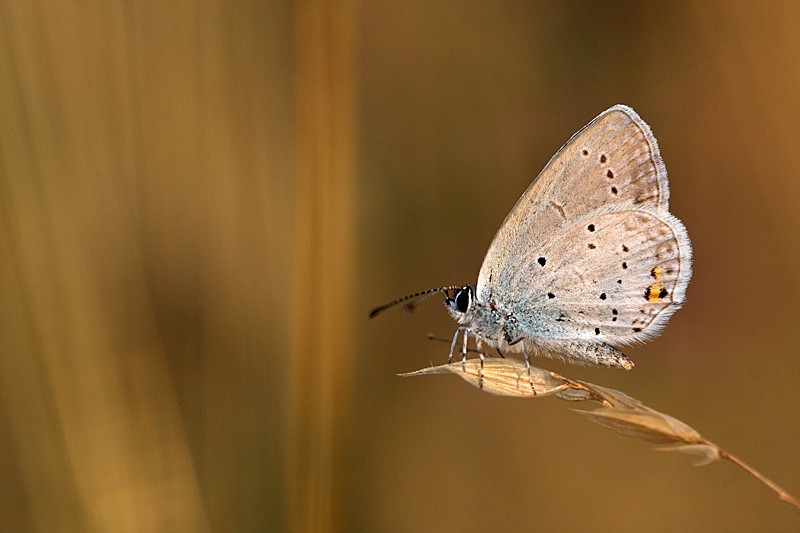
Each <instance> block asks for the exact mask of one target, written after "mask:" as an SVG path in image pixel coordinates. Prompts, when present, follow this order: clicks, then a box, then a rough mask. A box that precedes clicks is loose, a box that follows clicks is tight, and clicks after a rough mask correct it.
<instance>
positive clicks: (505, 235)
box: [477, 105, 669, 301]
mask: <svg viewBox="0 0 800 533" xmlns="http://www.w3.org/2000/svg"><path fill="white" fill-rule="evenodd" d="M609 205H634V206H640V207H644V208H651V209H654V210H657V211H664V212H666V211H668V209H669V186H668V183H667V170H666V168H665V167H664V163H663V162H662V159H661V154H660V153H659V150H658V144H657V143H656V139H655V137H654V136H653V134H652V133H651V131H650V127H649V126H648V125H647V124H646V123H645V122H644V121H643V120H642V119H641V118H639V115H637V114H636V112H635V111H634V110H633V109H631V108H629V107H627V106H623V105H617V106H614V107H611V108H609V109H607V110H606V111H604V112H603V113H601V114H600V115H599V116H598V117H597V118H595V119H594V120H592V121H591V122H590V123H589V124H588V125H586V126H585V127H584V128H583V129H582V130H580V131H579V132H578V133H576V134H575V135H573V136H572V138H571V139H570V140H569V141H567V143H566V144H565V145H564V146H563V147H562V148H561V149H560V150H559V151H558V152H557V153H556V154H555V155H554V156H553V158H552V159H551V160H550V162H549V163H547V165H546V166H545V167H544V169H543V170H542V172H541V173H540V174H539V176H538V177H537V178H536V179H535V180H534V181H533V183H531V185H530V186H529V187H528V189H527V190H526V191H525V193H524V194H523V195H522V197H521V198H520V199H519V200H518V201H517V204H516V205H515V206H514V208H513V209H512V210H511V212H510V213H509V214H508V216H507V217H506V219H505V221H504V222H503V224H502V225H501V226H500V229H499V230H498V231H497V234H496V235H495V237H494V240H493V241H492V245H491V246H490V247H489V251H488V252H487V254H486V258H485V259H484V261H483V265H482V266H481V271H480V274H479V276H478V284H477V295H478V299H479V300H483V301H486V300H487V299H488V298H489V296H490V294H491V292H492V290H493V288H494V287H496V285H497V281H498V279H499V277H504V272H505V271H506V270H507V269H508V268H517V265H518V259H517V258H518V257H519V255H520V253H523V252H524V250H525V249H526V248H528V247H530V246H537V245H538V244H539V243H542V242H544V241H545V240H547V238H548V236H549V235H552V234H553V233H554V232H557V231H558V230H559V229H560V228H562V227H563V226H565V225H567V224H568V223H569V221H574V220H576V219H579V218H582V217H584V216H585V215H587V214H588V213H591V212H592V211H594V210H596V209H599V208H600V207H603V206H609Z"/></svg>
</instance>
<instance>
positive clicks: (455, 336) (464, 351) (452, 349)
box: [447, 326, 469, 365]
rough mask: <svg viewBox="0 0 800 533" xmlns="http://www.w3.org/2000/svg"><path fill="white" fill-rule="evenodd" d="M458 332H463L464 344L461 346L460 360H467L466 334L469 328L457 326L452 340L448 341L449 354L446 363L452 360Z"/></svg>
mask: <svg viewBox="0 0 800 533" xmlns="http://www.w3.org/2000/svg"><path fill="white" fill-rule="evenodd" d="M460 333H463V334H464V345H463V346H462V348H461V353H462V354H463V358H462V360H461V362H462V363H463V362H465V361H466V360H467V336H468V335H469V328H468V327H466V326H459V327H458V328H457V329H456V333H455V335H453V342H451V343H450V355H448V356H447V364H448V365H449V364H450V363H452V362H453V352H454V351H455V350H456V343H457V342H458V335H459V334H460Z"/></svg>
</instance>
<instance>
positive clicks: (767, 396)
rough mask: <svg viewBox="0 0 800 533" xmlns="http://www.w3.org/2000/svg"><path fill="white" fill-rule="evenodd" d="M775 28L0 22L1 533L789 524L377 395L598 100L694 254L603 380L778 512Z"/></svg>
mask: <svg viewBox="0 0 800 533" xmlns="http://www.w3.org/2000/svg"><path fill="white" fill-rule="evenodd" d="M798 57H800V4H798V3H796V2H793V1H789V0H784V1H776V2H769V3H760V2H759V3H756V2H725V3H719V2H683V1H678V2H651V3H635V2H591V1H569V2H516V1H499V2H486V3H484V2H470V3H467V2H420V1H412V2H402V3H396V2H379V3H373V2H357V1H351V2H345V1H343V2H335V1H330V2H326V1H312V2H297V3H290V2H268V3H265V2H255V1H250V2H248V1H235V2H225V1H219V0H218V1H214V0H208V1H202V2H189V1H178V2H154V1H152V0H148V1H144V2H124V1H123V2H120V1H103V2H93V1H75V2H62V1H53V0H39V1H32V2H14V1H3V2H0V186H1V187H2V188H0V246H2V249H1V250H0V289H1V290H2V302H3V306H2V321H1V322H0V339H2V344H1V345H0V346H2V351H1V352H0V446H2V447H1V448H0V450H1V451H2V452H3V453H2V456H0V457H1V458H0V501H2V504H0V530H2V531H205V530H209V531H278V530H294V531H306V530H347V531H442V530H444V531H487V530H505V531H523V530H540V529H541V530H544V529H551V530H566V529H570V530H600V531H602V530H608V531H684V530H694V531H753V530H762V531H766V530H771V531H777V530H796V528H797V526H798V518H797V516H796V514H795V513H794V512H793V511H792V509H791V508H790V507H789V506H787V505H785V504H783V503H781V502H779V501H778V500H777V499H776V498H775V497H774V495H773V494H772V493H771V492H769V491H768V490H767V489H766V488H765V487H763V486H762V485H760V484H759V483H757V482H756V481H755V480H753V479H752V478H749V477H748V476H746V475H745V474H744V473H743V472H741V471H738V470H737V469H736V468H734V467H733V466H731V465H729V464H722V463H716V464H712V465H710V466H706V467H704V468H700V469H694V468H691V466H690V464H691V461H690V460H688V459H687V458H686V457H684V456H680V455H675V454H660V453H657V452H655V451H653V450H652V447H651V446H649V445H647V444H645V443H642V442H639V441H635V440H630V439H625V438H623V437H621V436H618V435H616V434H613V433H610V432H608V431H606V430H604V429H602V428H600V427H599V426H594V425H592V424H588V423H587V422H586V421H585V420H583V419H582V418H581V417H579V416H576V415H575V414H573V413H572V412H570V410H569V408H568V407H569V406H565V405H564V404H563V402H559V401H556V400H553V399H541V400H535V401H530V400H528V401H524V400H511V399H507V398H497V397H492V396H489V395H487V394H483V393H481V392H480V391H478V390H476V389H474V388H472V387H469V386H467V385H466V384H464V383H463V382H461V380H458V379H455V378H447V377H427V378H417V379H412V380H405V379H401V378H398V377H396V374H397V373H399V372H404V371H409V370H414V369H417V368H421V367H424V366H426V365H428V364H430V363H434V364H440V363H443V362H444V361H445V360H446V353H447V347H446V346H445V345H443V344H439V343H432V342H430V341H428V340H426V334H427V333H428V332H429V331H431V332H435V333H437V334H440V335H444V336H448V335H450V334H452V332H453V328H454V324H453V323H452V321H451V320H450V319H449V317H448V316H447V314H446V312H445V311H444V310H443V309H442V308H441V303H440V298H438V297H437V298H436V299H435V300H434V301H432V302H429V303H428V304H427V305H422V306H421V307H420V308H419V309H418V311H417V312H416V313H415V314H414V315H412V316H411V317H410V318H407V317H404V316H402V314H401V313H399V312H397V311H394V312H387V313H386V314H385V315H384V316H381V317H380V318H378V319H375V320H372V321H370V320H368V319H367V311H368V309H369V308H370V307H372V306H374V305H377V304H380V303H383V302H384V301H386V300H389V299H391V298H394V297H396V296H401V295H403V294H407V293H410V292H414V291H416V290H420V289H427V288H431V287H436V286H440V285H444V284H462V283H474V282H475V281H476V278H477V273H478V270H479V268H480V264H481V260H482V258H483V254H484V253H485V251H486V248H487V247H488V245H489V243H490V241H491V238H492V236H493V234H494V232H495V231H496V229H497V228H498V226H499V224H500V222H501V221H502V220H503V218H504V217H505V215H506V213H507V212H508V211H509V210H510V208H511V207H512V206H513V205H514V202H515V201H516V199H517V198H518V197H519V195H520V194H521V193H522V192H523V191H524V190H525V188H526V187H527V186H528V184H529V183H530V181H531V180H532V178H533V177H534V176H536V174H537V173H538V172H539V170H540V169H541V168H542V166H543V165H544V164H545V163H546V162H547V160H548V159H549V158H550V156H551V155H552V154H553V153H554V152H555V151H556V150H557V149H558V148H559V147H560V146H561V145H562V144H563V143H564V142H565V141H566V140H567V139H568V138H569V136H570V135H572V133H574V132H575V131H576V130H578V129H579V128H580V127H582V126H583V125H584V124H586V123H587V122H588V121H589V120H591V119H592V118H593V117H595V116H596V115H597V114H598V113H599V112H601V111H602V110H604V109H606V108H607V107H609V106H610V105H613V104H616V103H626V104H629V105H631V106H633V107H634V108H635V109H636V110H637V111H638V112H639V113H640V114H641V116H642V117H643V118H644V120H646V121H647V122H648V123H649V124H650V125H651V126H652V128H653V131H654V133H655V135H656V137H657V138H658V140H659V143H660V146H661V150H662V153H663V155H664V159H665V161H666V164H667V168H668V170H669V174H670V177H671V180H670V185H671V189H672V195H671V210H672V212H673V213H675V214H676V215H677V216H678V217H679V218H681V219H682V220H683V222H684V223H685V224H686V226H687V228H688V230H689V234H690V236H691V238H692V241H693V245H694V249H695V270H694V272H695V273H694V278H693V281H692V283H691V285H690V286H689V291H688V301H687V304H686V306H685V308H684V310H682V311H680V312H679V313H677V314H676V315H675V316H674V317H673V319H672V320H671V322H670V325H669V327H667V328H666V330H665V333H664V335H663V336H662V337H661V338H660V339H658V340H657V341H655V342H652V343H649V344H648V345H646V346H638V347H634V348H633V349H630V350H628V353H630V354H631V355H632V356H633V357H634V359H635V360H636V362H637V366H636V368H635V369H634V370H633V371H631V372H628V373H623V372H615V371H610V370H595V369H587V368H577V367H569V366H565V365H561V364H558V363H556V362H553V361H546V360H539V361H537V363H538V364H539V365H540V366H545V367H547V368H552V369H553V370H556V371H559V372H562V373H564V374H565V375H567V376H570V377H573V378H580V379H587V380H590V381H593V382H595V383H599V384H602V385H605V386H609V387H614V388H618V389H621V390H624V391H625V392H627V393H629V394H631V395H632V396H635V397H637V398H639V399H641V400H642V401H644V402H645V403H647V404H648V405H650V406H652V407H654V408H656V409H659V410H661V411H664V412H666V413H669V414H671V415H673V416H676V417H678V418H680V419H682V420H684V421H685V422H687V423H689V424H691V425H692V426H694V427H695V428H696V429H698V430H699V431H700V432H701V433H703V435H704V436H706V437H708V438H709V439H711V440H713V441H715V442H717V443H718V444H720V445H721V446H723V447H725V448H727V449H729V450H730V451H732V452H734V453H736V454H737V455H739V456H740V457H742V458H743V459H744V460H745V461H748V462H749V463H751V464H752V465H753V466H755V467H756V468H757V469H759V470H761V471H762V472H763V473H764V474H766V475H767V476H770V477H772V478H773V479H775V481H777V482H778V483H779V484H781V485H783V486H784V487H785V488H787V489H788V490H789V491H791V492H793V493H794V494H795V495H797V493H798V492H800V459H798V450H800V401H798V399H797V392H798V385H799V384H800V357H799V355H800V354H798V346H800V328H798V319H797V315H798V308H797V302H798V295H799V294H800V282H798V278H796V277H795V275H796V272H797V266H798V264H800V215H798V213H800V177H799V176H798V172H799V170H798V169H800V149H798V146H799V145H800V69H798V67H797V58H798Z"/></svg>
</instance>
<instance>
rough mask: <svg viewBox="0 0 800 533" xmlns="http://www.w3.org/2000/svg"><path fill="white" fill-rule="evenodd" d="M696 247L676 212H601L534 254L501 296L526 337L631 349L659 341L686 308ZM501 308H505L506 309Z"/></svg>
mask: <svg viewBox="0 0 800 533" xmlns="http://www.w3.org/2000/svg"><path fill="white" fill-rule="evenodd" d="M691 255H692V252H691V245H690V242H689V236H688V234H687V233H686V229H685V228H684V226H683V224H681V222H680V221H679V220H678V219H677V218H675V217H674V216H673V215H671V214H670V213H668V212H659V211H655V210H653V209H651V208H641V207H637V206H633V205H629V206H617V207H611V208H601V209H599V210H597V211H594V212H592V213H590V214H588V215H587V216H585V217H583V218H581V219H579V220H577V221H575V222H573V223H572V224H570V225H568V226H563V227H562V228H561V229H560V230H559V231H557V232H556V233H554V234H552V235H551V236H550V238H548V239H547V240H545V241H544V242H542V243H540V244H538V245H536V246H532V247H529V248H528V251H527V253H525V254H524V255H522V256H521V257H520V258H519V262H518V267H517V268H515V269H508V270H507V271H504V272H503V273H501V277H500V278H499V281H500V283H498V287H502V289H501V290H500V289H497V290H496V292H495V293H494V295H493V297H494V298H495V301H497V302H498V305H499V306H500V307H502V308H505V309H508V310H510V311H512V312H513V310H517V309H525V311H526V312H525V313H519V312H517V313H514V316H515V319H516V322H517V325H518V329H519V334H520V335H521V336H523V337H524V336H536V337H541V338H544V339H549V340H567V339H570V340H585V341H593V342H597V341H602V342H606V343H609V344H612V345H617V346H618V345H623V344H628V343H631V342H636V341H644V340H647V339H648V338H650V337H652V336H654V335H657V334H658V333H659V332H660V330H661V328H662V327H663V326H664V325H665V324H666V322H667V320H668V319H669V317H670V316H671V315H672V313H674V312H675V311H676V310H677V309H678V308H679V307H680V305H681V304H682V303H683V301H684V298H685V294H686V287H687V286H688V284H689V279H690V278H691ZM499 302H502V304H500V303H499Z"/></svg>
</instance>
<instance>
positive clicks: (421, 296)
mask: <svg viewBox="0 0 800 533" xmlns="http://www.w3.org/2000/svg"><path fill="white" fill-rule="evenodd" d="M460 289H462V287H458V286H455V285H452V286H450V287H439V288H438V289H428V290H427V291H421V292H417V293H414V294H409V295H408V296H403V297H402V298H398V299H397V300H392V301H391V302H389V303H385V304H383V305H379V306H378V307H376V308H375V309H373V310H372V311H370V312H369V317H370V318H374V317H376V316H378V315H379V314H380V313H382V312H384V311H386V310H387V309H389V308H390V307H394V306H395V305H397V304H401V303H403V302H408V301H409V300H411V301H410V302H408V303H407V304H406V305H405V306H404V307H403V310H404V311H405V312H407V313H410V312H411V311H413V310H414V308H415V307H416V306H417V304H418V303H420V302H421V301H423V300H426V299H427V298H430V297H431V296H433V295H434V294H436V293H437V292H445V293H446V292H447V291H457V290H460Z"/></svg>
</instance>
